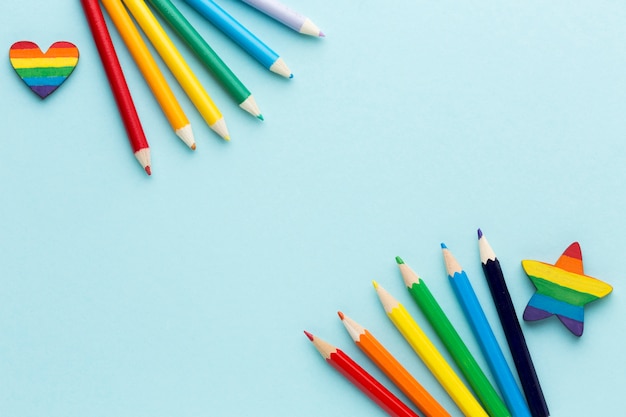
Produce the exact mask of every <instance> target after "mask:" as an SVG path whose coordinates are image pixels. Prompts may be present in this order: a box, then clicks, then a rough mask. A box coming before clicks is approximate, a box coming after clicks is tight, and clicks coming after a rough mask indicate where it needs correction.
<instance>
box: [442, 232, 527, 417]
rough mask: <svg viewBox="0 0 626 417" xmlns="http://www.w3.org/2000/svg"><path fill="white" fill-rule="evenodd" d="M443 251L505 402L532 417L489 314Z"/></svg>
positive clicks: (519, 416) (518, 414) (516, 413)
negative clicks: (487, 315)
mask: <svg viewBox="0 0 626 417" xmlns="http://www.w3.org/2000/svg"><path fill="white" fill-rule="evenodd" d="M441 249H442V250H443V259H444V262H445V264H446V270H447V271H448V278H449V279H450V283H451V284H452V288H454V293H455V295H456V298H457V300H458V301H459V303H460V304H461V307H462V308H463V313H465V317H467V319H468V321H469V322H470V325H471V328H472V330H473V331H474V335H475V336H476V339H477V340H478V344H479V345H480V348H481V349H482V351H483V354H484V355H485V358H486V359H487V363H488V364H489V368H490V369H491V372H492V373H493V375H494V377H495V379H496V383H497V384H498V387H499V388H500V391H501V393H502V396H503V397H504V402H505V403H506V405H507V406H508V407H509V411H511V414H512V415H513V417H530V411H529V409H528V406H527V405H526V401H525V400H524V397H523V396H522V392H521V391H520V389H519V387H518V386H517V383H516V382H515V378H514V377H513V373H512V372H511V368H509V365H508V364H507V362H506V359H505V358H504V354H503V353H502V349H500V345H499V344H498V341H497V340H496V337H495V335H494V334H493V330H491V326H490V325H489V322H488V321H487V317H486V316H485V312H484V311H483V309H482V307H481V306H480V302H479V301H478V297H476V293H475V292H474V289H473V288H472V284H471V283H470V282H469V279H468V278H467V274H466V273H465V271H463V268H461V266H460V265H459V263H458V262H457V261H456V259H454V257H453V256H452V254H451V253H450V251H449V250H448V248H447V247H446V245H444V244H443V243H442V244H441Z"/></svg>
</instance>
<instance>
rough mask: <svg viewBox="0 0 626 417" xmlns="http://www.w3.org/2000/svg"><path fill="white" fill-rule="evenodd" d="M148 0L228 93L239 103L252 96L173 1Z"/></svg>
mask: <svg viewBox="0 0 626 417" xmlns="http://www.w3.org/2000/svg"><path fill="white" fill-rule="evenodd" d="M148 1H149V2H150V4H151V5H152V6H153V7H154V8H155V9H156V10H157V11H158V12H159V14H160V15H161V16H162V17H163V19H165V21H167V23H168V24H169V25H170V26H171V27H172V28H173V29H174V30H175V31H176V33H178V35H179V36H180V37H181V38H182V39H183V41H184V42H185V43H186V44H187V45H188V46H189V48H191V50H192V51H193V52H194V53H195V54H196V56H197V57H198V58H199V59H200V60H201V61H202V63H203V64H204V65H205V66H206V67H207V68H208V69H209V71H211V73H212V74H213V75H214V76H215V78H216V79H217V81H218V82H219V83H220V84H221V85H222V86H223V87H224V88H225V90H226V91H227V92H228V94H230V95H231V97H232V98H233V99H235V101H236V102H237V104H241V103H243V102H244V101H245V100H246V99H247V98H248V97H249V96H250V91H249V90H248V89H247V88H246V86H245V85H243V83H242V82H241V81H240V80H239V78H237V76H236V75H235V74H234V73H233V72H232V71H231V70H230V68H228V66H227V65H226V64H225V63H224V61H222V59H221V58H220V57H219V56H218V55H217V54H216V53H215V51H214V50H213V49H212V48H211V47H210V46H209V44H208V43H207V42H206V41H205V40H204V38H203V37H202V36H201V35H200V34H199V33H198V32H197V31H196V29H195V28H194V27H193V26H192V25H191V24H190V23H189V21H188V20H187V19H186V18H185V17H184V16H183V15H182V14H181V13H180V11H179V10H178V9H177V8H176V7H175V6H174V5H173V4H172V2H171V1H170V0H148Z"/></svg>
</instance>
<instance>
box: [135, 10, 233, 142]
mask: <svg viewBox="0 0 626 417" xmlns="http://www.w3.org/2000/svg"><path fill="white" fill-rule="evenodd" d="M123 1H124V4H125V5H126V7H128V9H129V10H130V13H131V14H132V15H133V17H134V18H135V20H136V21H137V23H138V24H139V26H140V27H141V29H142V30H143V31H144V33H145V34H146V36H147V37H148V39H150V42H151V43H152V45H153V46H154V48H155V49H156V50H157V52H158V53H159V55H160V56H161V58H162V59H163V61H165V64H166V65H167V66H168V68H169V69H170V71H172V73H173V74H174V77H175V78H176V80H177V81H178V83H179V84H180V85H181V87H182V88H183V90H185V93H186V94H187V96H188V97H189V99H190V100H191V101H192V103H193V104H194V106H195V107H196V109H198V111H199V112H200V114H201V115H202V117H203V118H204V120H205V121H206V122H207V124H208V125H209V126H210V127H211V128H212V129H213V130H216V128H215V126H216V125H218V124H221V123H223V119H224V118H223V117H222V113H221V112H220V111H219V109H218V108H217V106H216V105H215V103H214V102H213V100H212V99H211V97H210V96H209V95H208V94H207V92H206V90H205V89H204V87H202V84H200V81H199V80H198V78H197V77H196V75H195V74H194V73H193V72H192V71H191V68H189V65H187V63H186V62H185V60H184V59H183V57H182V55H181V54H180V52H179V51H178V49H176V46H174V44H173V43H172V41H171V40H170V38H169V37H168V36H167V34H166V33H165V31H164V30H163V28H162V27H161V25H160V24H159V22H158V21H157V20H156V18H155V17H154V15H153V14H152V12H151V11H150V9H148V6H146V4H145V3H144V1H143V0H123ZM218 133H220V132H218ZM220 135H221V134H220ZM221 136H223V135H221ZM225 139H228V138H227V137H225Z"/></svg>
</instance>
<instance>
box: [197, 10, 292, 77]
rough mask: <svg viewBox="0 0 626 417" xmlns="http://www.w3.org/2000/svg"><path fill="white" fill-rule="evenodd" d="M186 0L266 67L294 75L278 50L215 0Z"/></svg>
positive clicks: (285, 75)
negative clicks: (272, 47) (275, 50)
mask: <svg viewBox="0 0 626 417" xmlns="http://www.w3.org/2000/svg"><path fill="white" fill-rule="evenodd" d="M185 2H186V3H187V4H188V5H190V6H191V7H193V8H194V9H195V10H196V11H197V12H198V13H200V14H201V15H202V16H204V18H205V19H207V20H208V21H209V22H211V23H212V24H213V25H214V26H215V27H217V28H218V29H219V30H221V31H222V32H224V34H226V36H228V37H229V38H231V39H232V40H233V41H234V42H235V43H236V44H237V45H239V46H240V47H241V48H243V49H244V50H245V51H246V52H247V53H248V54H250V55H251V56H252V57H253V58H254V59H256V60H257V61H259V62H260V63H261V65H263V66H264V67H265V68H267V69H269V70H270V71H272V72H274V73H276V74H278V75H282V76H283V77H286V78H292V77H293V74H292V73H291V70H290V69H289V67H287V64H285V61H284V60H283V59H282V58H281V57H280V56H279V55H278V54H277V53H276V52H274V51H273V50H271V49H270V47H269V46H267V45H266V44H264V43H263V42H262V41H261V40H260V39H259V38H257V37H256V36H254V34H253V33H252V32H250V31H249V30H248V29H246V28H245V27H244V26H243V25H242V24H241V23H239V22H238V21H237V20H236V19H235V18H234V17H232V16H231V15H230V14H228V13H227V12H226V10H224V9H222V8H221V7H220V6H218V5H217V4H216V3H215V2H214V1H213V0H185Z"/></svg>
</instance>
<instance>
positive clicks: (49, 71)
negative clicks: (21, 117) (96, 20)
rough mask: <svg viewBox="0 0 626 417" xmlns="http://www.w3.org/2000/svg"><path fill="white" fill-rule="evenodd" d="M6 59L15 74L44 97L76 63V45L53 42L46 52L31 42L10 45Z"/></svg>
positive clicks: (56, 86)
mask: <svg viewBox="0 0 626 417" xmlns="http://www.w3.org/2000/svg"><path fill="white" fill-rule="evenodd" d="M9 60H10V61H11V65H12V66H13V68H14V69H15V71H16V72H17V75H19V77H20V78H21V79H22V80H23V81H24V82H25V83H26V85H27V86H28V87H30V89H31V90H33V91H34V92H35V93H36V94H37V95H38V96H39V97H41V98H46V97H48V96H49V95H50V94H51V93H52V92H54V91H55V90H56V89H57V88H59V86H60V85H61V84H63V82H64V81H65V80H66V79H67V77H69V76H70V74H71V73H72V71H74V68H76V65H77V64H78V48H77V47H76V46H75V45H74V44H72V43H70V42H64V41H61V42H55V43H53V44H52V45H51V46H50V48H49V49H48V50H47V51H46V53H43V52H41V49H39V46H38V45H37V44H36V43H34V42H29V41H20V42H16V43H14V44H13V45H12V46H11V49H10V50H9Z"/></svg>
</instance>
